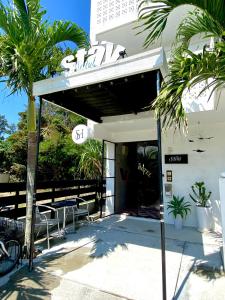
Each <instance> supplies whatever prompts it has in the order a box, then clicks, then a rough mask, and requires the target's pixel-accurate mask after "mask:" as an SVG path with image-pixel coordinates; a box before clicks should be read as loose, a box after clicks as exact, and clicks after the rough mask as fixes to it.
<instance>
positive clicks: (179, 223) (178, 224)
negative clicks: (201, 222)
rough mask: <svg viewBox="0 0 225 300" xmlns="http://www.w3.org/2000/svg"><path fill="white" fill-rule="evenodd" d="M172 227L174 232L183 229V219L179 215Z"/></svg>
mask: <svg viewBox="0 0 225 300" xmlns="http://www.w3.org/2000/svg"><path fill="white" fill-rule="evenodd" d="M174 225H175V228H176V230H181V229H182V227H183V219H182V218H181V216H180V215H177V217H176V219H174Z"/></svg>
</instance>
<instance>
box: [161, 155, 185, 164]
mask: <svg viewBox="0 0 225 300" xmlns="http://www.w3.org/2000/svg"><path fill="white" fill-rule="evenodd" d="M187 163H188V155H187V154H168V155H165V164H187Z"/></svg>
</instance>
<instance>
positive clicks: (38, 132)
mask: <svg viewBox="0 0 225 300" xmlns="http://www.w3.org/2000/svg"><path fill="white" fill-rule="evenodd" d="M42 102H43V100H42V97H39V111H38V127H37V137H36V165H35V177H34V193H33V210H32V224H31V243H30V251H29V271H32V270H33V254H34V230H35V214H36V190H37V172H38V158H39V145H40V133H41V113H42Z"/></svg>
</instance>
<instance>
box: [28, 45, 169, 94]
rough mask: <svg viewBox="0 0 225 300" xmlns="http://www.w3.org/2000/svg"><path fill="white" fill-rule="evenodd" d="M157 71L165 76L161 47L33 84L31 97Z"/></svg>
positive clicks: (165, 68)
mask: <svg viewBox="0 0 225 300" xmlns="http://www.w3.org/2000/svg"><path fill="white" fill-rule="evenodd" d="M157 69H160V71H161V73H162V75H163V77H165V76H166V75H167V61H166V57H165V53H164V50H163V48H162V47H161V48H157V49H154V50H150V51H146V52H143V53H139V54H137V55H133V56H130V57H127V58H124V59H120V60H118V61H116V62H115V63H112V64H105V65H101V66H100V67H96V68H93V69H89V70H85V71H79V72H75V73H74V74H72V75H70V76H58V77H55V78H48V79H45V80H41V81H37V82H34V84H33V95H34V96H41V95H45V94H51V93H54V92H59V91H64V90H68V89H73V88H78V87H82V86H86V85H91V84H96V83H100V82H104V81H108V80H114V79H117V78H122V77H126V76H130V75H135V74H140V73H144V72H148V71H151V70H152V71H153V70H157Z"/></svg>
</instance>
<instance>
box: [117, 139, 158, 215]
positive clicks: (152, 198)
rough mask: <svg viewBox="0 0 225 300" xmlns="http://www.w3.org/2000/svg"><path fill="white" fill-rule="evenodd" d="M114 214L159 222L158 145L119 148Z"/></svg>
mask: <svg viewBox="0 0 225 300" xmlns="http://www.w3.org/2000/svg"><path fill="white" fill-rule="evenodd" d="M116 173H117V176H116V178H117V181H116V187H117V189H116V190H117V193H116V194H117V197H116V199H117V200H116V202H115V211H116V212H117V213H125V214H127V215H131V216H138V217H145V218H152V219H159V209H160V204H159V196H160V192H159V175H158V146H157V141H146V142H130V143H120V144H118V145H117V164H116Z"/></svg>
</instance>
